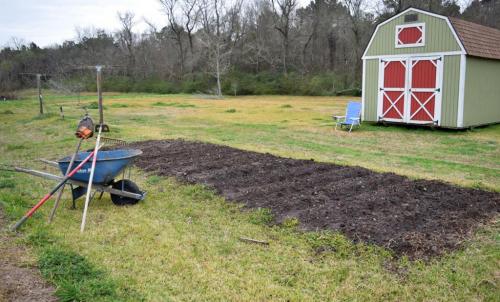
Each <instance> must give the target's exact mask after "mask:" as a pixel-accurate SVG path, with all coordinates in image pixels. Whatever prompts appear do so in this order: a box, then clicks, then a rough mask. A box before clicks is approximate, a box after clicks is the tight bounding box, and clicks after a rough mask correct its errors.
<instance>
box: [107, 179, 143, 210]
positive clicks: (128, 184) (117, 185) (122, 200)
mask: <svg viewBox="0 0 500 302" xmlns="http://www.w3.org/2000/svg"><path fill="white" fill-rule="evenodd" d="M112 187H113V189H116V190H120V191H121V190H123V191H127V192H130V193H135V194H142V191H141V190H140V189H139V187H138V186H137V185H136V184H135V183H134V182H133V181H131V180H129V179H121V180H119V181H116V182H114V183H113V185H112ZM110 195H111V201H113V203H114V204H115V205H117V206H125V205H133V204H136V203H138V202H139V200H137V199H135V198H131V197H125V196H120V195H116V194H110Z"/></svg>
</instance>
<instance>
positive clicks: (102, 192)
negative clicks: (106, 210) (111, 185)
mask: <svg viewBox="0 0 500 302" xmlns="http://www.w3.org/2000/svg"><path fill="white" fill-rule="evenodd" d="M102 195H104V191H101V194H99V200H101V198H102Z"/></svg>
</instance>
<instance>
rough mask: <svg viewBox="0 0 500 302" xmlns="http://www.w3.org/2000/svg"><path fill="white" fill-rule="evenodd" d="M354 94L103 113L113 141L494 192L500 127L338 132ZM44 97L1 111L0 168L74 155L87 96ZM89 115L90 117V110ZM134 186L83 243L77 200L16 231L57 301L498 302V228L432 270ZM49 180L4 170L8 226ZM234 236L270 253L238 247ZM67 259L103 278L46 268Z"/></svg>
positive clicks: (214, 202) (189, 193) (146, 98)
mask: <svg viewBox="0 0 500 302" xmlns="http://www.w3.org/2000/svg"><path fill="white" fill-rule="evenodd" d="M349 99H351V98H344V97H341V98H333V97H290V96H286V97H285V96H259V97H254V96H252V97H250V96H249V97H227V98H225V99H224V100H213V99H203V98H199V97H193V96H189V95H143V94H126V95H120V94H108V95H105V106H106V110H105V118H106V122H107V123H108V124H109V125H110V128H111V133H110V134H109V135H108V136H109V137H115V138H120V139H126V140H129V141H137V140H145V139H164V138H185V139H190V140H201V141H206V142H212V143H217V144H224V145H228V146H232V147H237V148H241V149H247V150H252V151H258V152H269V153H273V154H276V155H280V156H287V157H294V158H305V159H310V158H313V159H315V160H317V161H324V162H334V163H338V164H346V165H359V166H362V167H366V168H369V169H372V170H376V171H384V172H395V173H398V174H403V175H407V176H410V177H412V178H428V179H439V180H443V181H447V182H450V183H454V184H457V185H461V186H468V187H476V188H482V189H487V190H491V191H497V192H500V146H499V145H500V125H497V126H490V127H485V128H479V129H474V130H469V131H446V130H430V129H423V128H419V129H411V128H404V127H383V126H376V125H368V124H363V126H362V127H361V129H360V130H359V131H355V132H353V133H351V134H348V133H346V132H344V131H334V130H333V123H332V120H331V117H330V116H331V115H332V114H335V115H339V114H341V113H342V112H343V110H344V108H345V104H346V102H347V100H349ZM45 101H46V109H47V112H48V114H46V115H45V116H43V117H39V116H38V115H37V111H38V107H37V101H36V100H35V99H34V98H33V96H32V95H30V94H29V93H26V99H23V100H20V101H8V102H0V152H1V153H2V156H1V157H0V164H12V163H17V164H19V165H24V166H29V167H34V168H39V169H49V168H48V167H44V165H43V164H42V163H40V162H38V161H36V159H37V158H40V157H44V158H59V157H62V156H64V155H67V154H69V153H70V152H71V150H72V149H73V148H74V144H75V143H76V140H75V139H74V138H73V137H72V133H73V132H74V130H75V127H76V122H77V121H78V119H79V118H80V117H81V116H82V114H83V113H84V111H83V110H82V109H81V106H82V105H87V106H89V105H91V104H92V103H93V102H95V97H94V96H93V95H86V96H83V97H82V98H81V101H80V102H81V104H80V105H78V104H77V100H76V98H75V97H70V96H61V95H55V94H49V95H48V96H46V98H45ZM59 106H62V107H63V109H64V112H65V119H64V120H62V119H61V118H60V116H59V113H58V112H59ZM89 107H90V108H95V106H92V105H91V106H89ZM89 112H90V114H91V116H92V117H94V118H97V116H98V115H97V110H95V109H89ZM90 146H91V143H90V142H89V143H86V146H85V147H89V148H90ZM133 179H135V180H137V182H138V183H139V185H140V186H141V188H143V189H145V190H146V191H148V196H147V199H146V200H145V201H144V202H142V203H140V204H138V205H137V206H134V207H125V208H118V207H116V206H113V205H112V204H111V202H110V200H109V197H108V196H105V197H104V198H103V200H102V201H96V202H95V203H93V204H92V205H91V207H90V212H89V220H88V225H87V231H86V232H85V233H84V234H83V235H81V234H80V233H79V223H80V220H81V211H80V210H81V207H82V205H81V201H80V203H79V204H78V210H77V211H73V210H70V209H69V202H68V201H69V195H65V196H66V198H65V201H66V202H65V203H64V206H63V208H62V209H61V210H60V211H59V212H58V215H57V217H56V219H55V222H54V223H53V224H52V225H50V226H46V224H45V219H46V216H47V213H48V211H49V210H50V206H51V204H50V203H49V204H47V205H46V206H45V207H44V208H42V210H41V211H40V213H37V214H36V215H35V217H34V219H32V221H30V222H29V223H28V224H27V225H26V226H25V227H24V228H23V232H24V233H25V234H26V236H25V239H24V240H23V242H22V243H23V244H27V245H29V246H31V247H32V251H33V254H34V255H36V256H37V257H38V259H39V261H38V265H39V266H40V268H41V270H42V272H43V273H44V274H45V275H46V277H47V278H48V279H50V280H52V281H53V282H54V283H55V284H57V285H58V288H59V292H58V293H59V295H61V296H62V297H70V298H71V297H83V298H85V297H87V298H88V293H91V295H92V294H93V295H100V299H101V300H130V301H136V300H141V299H142V300H147V301H169V300H172V301H185V300H210V301H212V300H219V301H220V300H238V301H255V300H257V301H267V300H279V301H285V300H290V301H309V300H310V301H312V300H315V301H325V300H339V301H367V300H375V301H387V300H389V301H409V300H413V301H422V300H432V301H457V300H458V301H471V300H477V301H482V300H485V301H494V300H495V299H496V298H495V297H498V295H499V294H500V293H499V290H498V286H499V285H498V282H499V278H500V277H499V274H500V273H499V261H500V252H499V250H500V249H499V237H498V234H499V232H498V231H499V228H498V226H499V225H498V221H495V222H493V223H492V224H490V225H488V226H484V227H483V228H482V229H481V231H480V232H478V233H477V234H475V235H474V239H473V240H470V241H468V242H466V244H465V248H464V249H463V250H460V251H457V252H454V253H452V254H450V255H447V256H445V257H443V258H440V259H434V260H432V261H431V262H429V263H424V262H420V261H417V262H409V261H408V260H407V259H404V258H403V259H395V258H394V257H392V255H391V253H390V252H389V251H387V250H384V249H383V248H379V247H375V246H368V245H363V244H353V243H351V242H350V241H348V240H347V239H346V238H345V237H344V236H342V235H340V234H335V233H328V232H321V233H301V232H300V231H298V230H297V222H296V221H290V223H286V224H285V225H280V226H273V227H271V226H269V225H268V224H267V222H268V221H269V219H270V217H269V212H268V211H266V210H265V209H262V210H258V211H241V206H239V205H237V204H234V203H227V202H226V201H224V200H223V198H221V197H220V196H217V195H216V194H214V193H213V192H211V191H210V190H208V189H206V188H204V187H202V186H198V185H182V184H179V183H178V182H176V181H175V180H173V179H169V178H161V177H158V176H154V175H147V174H146V173H144V172H142V171H139V170H134V172H133ZM52 184H53V183H51V182H48V181H45V180H41V179H36V178H34V177H30V176H25V175H18V174H16V175H14V174H12V173H9V172H1V171H0V203H2V205H4V207H5V209H6V212H7V214H8V215H9V217H11V218H14V217H19V216H21V215H22V213H23V212H24V211H26V209H27V207H28V206H29V205H32V204H33V203H34V202H35V200H36V199H39V198H40V197H41V196H43V194H44V193H46V191H47V190H48V188H49V187H50V185H52ZM66 194H67V193H66ZM298 223H300V222H298ZM241 236H245V237H251V238H256V239H261V240H266V241H269V242H270V245H269V246H260V245H254V244H249V243H245V242H241V241H239V240H238V238H239V237H241ZM325 246H326V247H328V248H326V249H325V248H324V247H325ZM61 255H73V256H74V258H75V259H80V258H78V257H80V256H83V258H82V259H83V260H82V261H83V262H84V263H85V265H84V266H89V267H92V270H90V271H91V272H95V271H96V270H97V271H98V273H95V274H94V273H92V274H90V273H88V272H87V273H88V274H90V275H92V276H94V275H95V276H97V277H95V278H94V279H92V280H94V281H92V280H91V281H88V280H87V281H86V280H85V278H73V277H68V276H66V275H71V274H60V273H54V271H55V270H54V269H53V268H54V267H57V265H58V263H59V264H61V263H66V262H64V261H66V260H65V259H67V257H66V258H65V257H62V256H61ZM47 259H51V260H54V259H56V261H47ZM71 259H73V258H71ZM58 260H60V261H59V262H58ZM79 261H80V260H79ZM85 272H86V271H84V273H85ZM82 274H83V273H82ZM84 275H85V274H84ZM58 276H59V277H58ZM95 280H97V281H95ZM98 284H104V285H102V286H99V285H98ZM85 295H87V296H85ZM94 299H95V300H99V299H97V298H96V297H94ZM94 299H93V300H94Z"/></svg>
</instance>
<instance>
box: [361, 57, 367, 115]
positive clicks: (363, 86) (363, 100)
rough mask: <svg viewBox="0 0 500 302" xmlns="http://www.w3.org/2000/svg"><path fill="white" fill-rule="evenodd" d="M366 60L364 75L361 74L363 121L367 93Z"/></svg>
mask: <svg viewBox="0 0 500 302" xmlns="http://www.w3.org/2000/svg"><path fill="white" fill-rule="evenodd" d="M365 77H366V60H363V73H362V74H361V121H364V119H365V93H366V90H365V89H366V78H365Z"/></svg>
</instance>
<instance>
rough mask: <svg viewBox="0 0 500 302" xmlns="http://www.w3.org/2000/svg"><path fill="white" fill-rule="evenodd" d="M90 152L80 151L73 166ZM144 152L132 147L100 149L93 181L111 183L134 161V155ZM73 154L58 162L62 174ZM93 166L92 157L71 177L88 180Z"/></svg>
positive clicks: (72, 178)
mask: <svg viewBox="0 0 500 302" xmlns="http://www.w3.org/2000/svg"><path fill="white" fill-rule="evenodd" d="M89 154H90V152H78V154H77V155H76V158H75V162H74V163H73V166H72V168H75V167H76V166H78V164H79V163H81V162H82V160H84V159H85V157H87V156H88V155H89ZM141 154H142V151H141V150H136V149H130V150H112V151H99V152H98V153H97V161H96V164H95V172H94V179H93V181H92V182H93V183H95V184H99V185H108V184H110V183H111V182H112V181H113V179H115V177H116V176H117V175H118V174H120V172H121V171H123V169H125V167H126V166H127V165H128V164H129V163H130V161H132V159H133V158H134V157H137V156H139V155H141ZM70 160H71V156H67V157H65V158H62V159H60V160H59V161H58V162H57V163H58V164H59V169H61V172H62V174H63V175H64V174H66V170H67V169H68V166H69V162H70ZM91 168H92V159H91V160H89V161H88V162H86V163H85V164H84V165H83V167H82V168H81V169H80V170H78V171H77V172H76V173H75V175H73V176H72V177H71V178H70V179H71V180H76V181H81V182H88V181H89V178H90V170H91Z"/></svg>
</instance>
